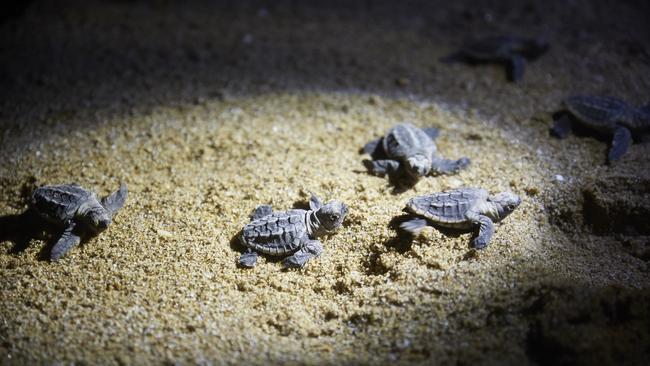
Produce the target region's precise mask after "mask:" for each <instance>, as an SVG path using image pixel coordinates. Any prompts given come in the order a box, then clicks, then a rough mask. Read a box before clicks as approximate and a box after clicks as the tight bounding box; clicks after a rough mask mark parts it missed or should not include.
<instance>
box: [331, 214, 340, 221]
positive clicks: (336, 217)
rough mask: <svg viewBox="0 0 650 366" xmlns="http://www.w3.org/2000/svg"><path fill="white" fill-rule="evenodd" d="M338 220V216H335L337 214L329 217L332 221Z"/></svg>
mask: <svg viewBox="0 0 650 366" xmlns="http://www.w3.org/2000/svg"><path fill="white" fill-rule="evenodd" d="M338 219H339V215H337V214H331V215H330V220H332V221H336V220H338Z"/></svg>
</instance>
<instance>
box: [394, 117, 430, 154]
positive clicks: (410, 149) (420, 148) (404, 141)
mask: <svg viewBox="0 0 650 366" xmlns="http://www.w3.org/2000/svg"><path fill="white" fill-rule="evenodd" d="M384 150H385V151H387V152H388V154H389V156H393V157H401V158H404V157H408V156H410V155H413V154H416V153H422V154H426V151H427V150H431V152H429V154H431V153H432V152H433V151H435V145H434V144H433V140H431V138H430V137H429V136H427V134H426V133H424V132H423V131H422V130H421V129H419V128H417V127H415V126H413V125H411V124H398V125H397V126H395V127H393V128H392V129H391V130H390V131H389V132H388V133H387V134H386V137H385V138H384Z"/></svg>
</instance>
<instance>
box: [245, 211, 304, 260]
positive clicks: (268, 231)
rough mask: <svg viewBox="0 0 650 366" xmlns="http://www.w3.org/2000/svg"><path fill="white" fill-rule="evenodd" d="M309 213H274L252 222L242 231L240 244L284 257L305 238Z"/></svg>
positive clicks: (298, 246)
mask: <svg viewBox="0 0 650 366" xmlns="http://www.w3.org/2000/svg"><path fill="white" fill-rule="evenodd" d="M308 212H309V211H305V210H291V211H287V212H274V213H272V214H270V215H268V216H264V217H262V218H259V219H257V220H253V221H252V222H250V223H249V224H247V225H246V226H244V229H243V230H242V242H243V243H244V245H246V246H247V247H249V248H252V249H254V250H256V251H258V252H261V253H264V254H268V255H285V254H289V253H292V252H295V251H296V250H298V249H299V248H300V247H301V245H302V244H303V242H304V239H305V238H306V237H307V226H306V215H307V213H308Z"/></svg>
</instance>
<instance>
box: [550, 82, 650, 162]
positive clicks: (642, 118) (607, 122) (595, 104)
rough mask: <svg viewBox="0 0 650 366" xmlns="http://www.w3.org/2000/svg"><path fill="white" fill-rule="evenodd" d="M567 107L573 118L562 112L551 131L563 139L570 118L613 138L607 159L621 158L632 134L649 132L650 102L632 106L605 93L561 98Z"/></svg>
mask: <svg viewBox="0 0 650 366" xmlns="http://www.w3.org/2000/svg"><path fill="white" fill-rule="evenodd" d="M564 105H565V107H566V110H567V111H568V112H569V113H570V114H571V115H572V116H573V117H574V118H573V119H570V118H569V116H567V115H566V114H561V115H560V116H559V118H557V119H556V120H555V124H554V125H553V128H552V129H551V133H552V134H553V135H555V136H556V137H559V138H565V137H566V136H567V135H568V134H569V133H570V132H571V124H572V120H573V121H575V122H577V123H579V124H581V125H583V126H585V127H587V128H589V129H591V130H593V131H596V132H597V133H600V134H602V135H605V136H608V137H611V138H612V143H611V147H610V149H609V153H608V154H607V161H608V162H614V161H616V160H618V159H620V158H621V157H622V156H623V155H624V154H625V152H627V150H628V148H629V147H630V145H632V138H633V136H640V135H642V134H644V133H650V105H647V106H645V107H640V108H635V107H633V106H630V105H628V104H627V103H625V102H624V101H622V100H620V99H617V98H613V97H605V96H591V95H576V96H572V97H569V98H567V99H566V100H565V101H564Z"/></svg>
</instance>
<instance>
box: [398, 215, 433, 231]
mask: <svg viewBox="0 0 650 366" xmlns="http://www.w3.org/2000/svg"><path fill="white" fill-rule="evenodd" d="M425 227H427V220H425V219H420V218H415V219H412V220H409V221H404V222H403V223H401V224H400V225H399V228H400V229H402V230H404V231H407V232H409V233H411V234H413V235H418V234H419V233H420V231H422V229H424V228H425Z"/></svg>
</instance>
